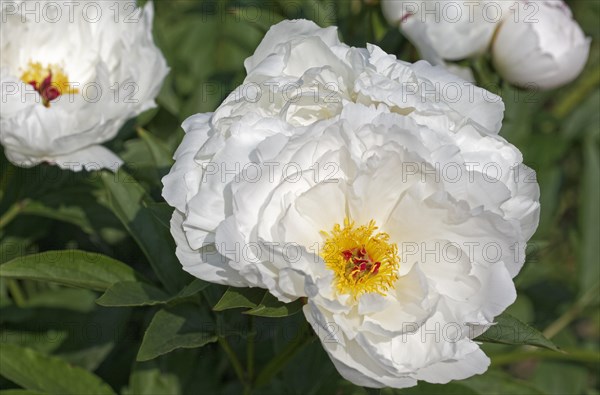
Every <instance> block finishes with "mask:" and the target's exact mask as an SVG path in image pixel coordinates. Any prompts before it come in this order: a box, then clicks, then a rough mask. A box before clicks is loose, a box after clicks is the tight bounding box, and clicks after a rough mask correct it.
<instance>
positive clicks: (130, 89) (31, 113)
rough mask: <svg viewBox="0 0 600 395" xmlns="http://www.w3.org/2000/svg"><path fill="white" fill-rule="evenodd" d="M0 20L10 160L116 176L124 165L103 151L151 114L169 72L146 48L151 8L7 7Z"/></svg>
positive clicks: (1, 113) (2, 117)
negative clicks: (108, 172)
mask: <svg viewBox="0 0 600 395" xmlns="http://www.w3.org/2000/svg"><path fill="white" fill-rule="evenodd" d="M117 4H118V7H117V6H116V5H117ZM0 18H2V27H1V30H0V38H1V52H2V58H1V62H0V83H1V89H2V107H1V109H0V127H1V130H0V142H1V143H2V145H3V146H4V151H5V154H6V156H7V158H8V159H9V160H10V161H11V162H13V163H15V164H17V165H19V166H24V167H30V166H34V165H36V164H38V163H41V162H48V163H52V164H56V165H58V166H60V167H61V168H68V169H71V170H75V171H79V170H81V169H82V168H86V169H90V170H91V169H99V168H111V169H113V170H114V169H115V168H116V167H117V166H119V165H120V164H121V163H122V161H121V160H120V159H119V158H118V157H117V156H116V155H115V154H114V153H112V152H111V151H109V150H108V149H106V148H104V147H103V146H101V145H100V144H102V143H103V142H105V141H108V140H110V139H112V138H113V137H115V135H116V134H117V132H118V131H119V129H120V128H121V126H122V125H123V124H124V123H125V121H127V120H128V119H130V118H132V117H135V116H136V115H138V114H140V113H141V112H143V111H145V110H147V109H149V108H152V107H154V106H155V103H154V98H155V97H156V96H157V94H158V92H159V89H160V86H161V83H162V80H163V78H164V77H165V75H166V74H167V72H168V67H167V65H166V62H165V59H164V58H163V56H162V54H161V52H160V50H159V49H158V48H157V47H156V46H155V45H154V42H153V39H152V19H153V7H152V3H151V2H149V3H147V4H146V6H145V7H144V8H143V9H140V8H138V7H137V6H136V5H135V1H133V0H131V1H122V2H119V3H117V2H102V1H101V2H96V1H89V0H85V1H82V2H60V1H59V2H47V1H3V2H2V7H1V8H0Z"/></svg>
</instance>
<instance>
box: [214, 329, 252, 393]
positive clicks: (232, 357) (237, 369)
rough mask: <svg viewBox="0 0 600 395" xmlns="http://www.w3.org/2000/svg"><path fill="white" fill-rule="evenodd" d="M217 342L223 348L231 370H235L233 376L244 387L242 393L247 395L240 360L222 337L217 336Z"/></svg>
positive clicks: (246, 386) (246, 384)
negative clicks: (235, 376)
mask: <svg viewBox="0 0 600 395" xmlns="http://www.w3.org/2000/svg"><path fill="white" fill-rule="evenodd" d="M218 342H219V344H220V345H221V347H223V350H224V351H225V354H227V356H228V357H229V362H231V366H233V370H235V374H236V375H237V376H238V379H239V380H240V382H241V383H242V384H243V385H244V389H245V391H244V392H245V393H247V390H248V383H247V381H246V378H245V375H244V368H243V367H242V364H241V363H240V360H239V359H238V357H237V356H236V355H235V352H234V351H233V349H232V348H231V346H230V345H229V342H228V341H227V339H225V337H224V336H219V338H218Z"/></svg>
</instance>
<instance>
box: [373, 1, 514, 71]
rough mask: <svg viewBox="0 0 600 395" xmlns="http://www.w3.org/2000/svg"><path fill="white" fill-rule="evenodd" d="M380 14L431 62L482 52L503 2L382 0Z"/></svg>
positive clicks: (497, 19) (504, 5)
mask: <svg viewBox="0 0 600 395" xmlns="http://www.w3.org/2000/svg"><path fill="white" fill-rule="evenodd" d="M381 7H382V10H383V15H384V16H385V18H386V19H387V20H388V22H389V23H390V24H391V25H394V26H399V27H400V30H401V31H402V33H403V34H404V35H405V36H406V37H407V38H408V39H409V40H410V41H411V42H412V43H413V44H414V45H415V46H416V47H417V48H418V49H419V52H421V56H422V57H423V58H424V59H426V60H428V61H429V62H431V63H433V64H438V65H441V64H442V63H443V62H442V59H443V60H460V59H465V58H469V57H472V56H475V55H478V54H480V53H483V52H485V51H486V50H487V49H488V47H489V45H490V42H491V41H492V37H493V35H494V31H495V29H496V26H497V24H498V23H499V22H500V21H501V20H502V18H503V16H504V15H506V14H507V12H506V8H507V7H506V3H501V2H495V1H490V0H482V1H447V0H420V1H407V0H382V2H381Z"/></svg>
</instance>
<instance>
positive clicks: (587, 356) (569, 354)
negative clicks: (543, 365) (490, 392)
mask: <svg viewBox="0 0 600 395" xmlns="http://www.w3.org/2000/svg"><path fill="white" fill-rule="evenodd" d="M491 359H492V366H502V365H508V364H511V363H514V362H519V361H522V360H524V359H554V360H562V361H574V362H584V363H599V362H600V357H599V356H598V353H597V352H595V351H588V350H566V351H565V352H564V353H560V352H556V351H551V350H538V351H533V352H532V351H526V350H520V351H515V352H511V353H507V354H501V355H496V356H493V357H492V358H491Z"/></svg>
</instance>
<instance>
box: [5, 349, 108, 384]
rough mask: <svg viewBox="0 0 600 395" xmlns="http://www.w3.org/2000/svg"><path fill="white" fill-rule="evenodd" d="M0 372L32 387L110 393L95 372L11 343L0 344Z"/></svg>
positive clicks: (17, 382) (11, 379) (12, 379)
mask: <svg viewBox="0 0 600 395" xmlns="http://www.w3.org/2000/svg"><path fill="white" fill-rule="evenodd" d="M0 349H1V350H2V352H0V375H2V376H3V377H5V378H7V379H9V380H10V381H13V382H14V383H16V384H18V385H20V386H21V387H23V388H25V389H28V390H32V391H42V392H44V393H48V394H60V395H69V394H72V395H84V394H90V395H105V394H106V395H113V394H114V391H113V390H112V389H111V388H110V387H109V386H108V384H106V383H104V382H103V381H102V380H100V378H98V376H96V375H94V374H92V373H90V372H88V371H86V370H84V369H81V368H78V367H74V366H71V365H69V364H68V363H66V362H65V361H63V360H61V359H59V358H55V357H50V356H47V355H44V354H40V353H38V352H36V351H33V350H31V349H28V348H22V347H18V346H15V345H13V344H8V343H2V344H0Z"/></svg>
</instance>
